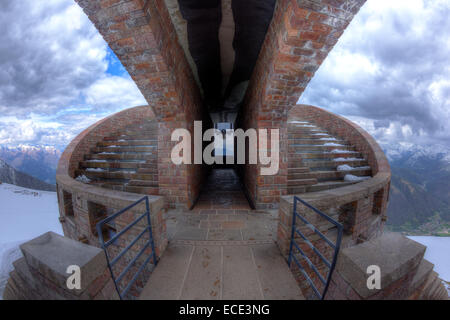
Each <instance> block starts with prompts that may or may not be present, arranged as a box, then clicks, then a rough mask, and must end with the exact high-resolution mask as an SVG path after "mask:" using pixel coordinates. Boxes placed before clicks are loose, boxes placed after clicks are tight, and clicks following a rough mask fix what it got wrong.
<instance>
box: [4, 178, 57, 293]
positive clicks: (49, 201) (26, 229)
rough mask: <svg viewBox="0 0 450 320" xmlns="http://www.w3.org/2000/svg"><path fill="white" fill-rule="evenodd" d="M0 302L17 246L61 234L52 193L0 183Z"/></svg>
mask: <svg viewBox="0 0 450 320" xmlns="http://www.w3.org/2000/svg"><path fill="white" fill-rule="evenodd" d="M0 201H1V206H0V299H1V297H2V296H3V290H4V286H5V284H6V281H7V279H8V278H9V272H10V271H11V270H12V262H14V261H15V260H17V259H18V258H20V256H21V253H20V250H19V245H20V244H22V243H24V242H26V241H28V240H31V239H34V238H36V237H38V236H40V235H42V234H43V233H46V232H48V231H53V232H55V233H57V234H60V235H62V234H63V231H62V228H61V224H60V223H59V221H58V217H59V210H58V199H57V196H56V192H50V191H36V190H32V189H26V188H22V187H17V186H14V185H11V184H7V183H3V184H1V185H0Z"/></svg>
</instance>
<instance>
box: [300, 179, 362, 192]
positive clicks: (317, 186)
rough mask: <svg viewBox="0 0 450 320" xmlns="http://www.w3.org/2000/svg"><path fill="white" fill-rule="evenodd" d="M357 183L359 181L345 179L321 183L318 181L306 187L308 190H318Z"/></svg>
mask: <svg viewBox="0 0 450 320" xmlns="http://www.w3.org/2000/svg"><path fill="white" fill-rule="evenodd" d="M355 183H357V182H355V181H344V180H335V181H326V182H319V183H317V184H315V185H312V186H308V187H307V188H306V189H307V190H306V192H318V191H324V190H330V189H336V188H341V187H346V186H350V185H352V184H355Z"/></svg>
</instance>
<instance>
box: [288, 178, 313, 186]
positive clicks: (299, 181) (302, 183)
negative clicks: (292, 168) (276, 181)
mask: <svg viewBox="0 0 450 320" xmlns="http://www.w3.org/2000/svg"><path fill="white" fill-rule="evenodd" d="M316 183H317V179H315V178H308V179H295V180H288V182H287V185H288V187H291V186H305V185H313V184H316Z"/></svg>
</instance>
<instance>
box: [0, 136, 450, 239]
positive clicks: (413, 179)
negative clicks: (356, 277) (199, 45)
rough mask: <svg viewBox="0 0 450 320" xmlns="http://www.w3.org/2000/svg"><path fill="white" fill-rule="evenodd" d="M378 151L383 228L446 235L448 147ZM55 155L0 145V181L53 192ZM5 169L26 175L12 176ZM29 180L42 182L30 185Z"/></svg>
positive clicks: (449, 230) (449, 227)
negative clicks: (385, 186)
mask: <svg viewBox="0 0 450 320" xmlns="http://www.w3.org/2000/svg"><path fill="white" fill-rule="evenodd" d="M383 149H384V151H385V153H386V155H387V157H388V159H389V162H390V164H391V170H392V182H391V193H390V201H389V206H388V224H387V226H388V228H389V229H391V230H393V231H403V232H405V233H407V234H410V235H417V234H423V235H424V234H439V235H449V236H450V148H449V147H446V146H442V145H432V146H429V147H423V146H417V145H413V144H405V143H399V144H395V145H389V146H383ZM60 156H61V151H59V150H58V149H56V148H54V147H49V146H23V145H22V146H18V147H14V148H10V147H1V146H0V159H3V160H5V162H7V163H8V164H9V166H8V165H6V164H5V163H4V162H2V163H3V168H1V169H0V180H2V179H3V181H4V182H6V183H12V184H17V183H14V182H13V181H14V180H12V177H14V176H15V177H16V182H17V177H24V178H19V183H21V184H18V185H19V186H25V187H31V188H33V187H32V186H30V183H34V185H38V186H39V188H37V189H40V190H54V186H51V188H50V187H49V186H48V185H47V184H55V173H56V167H57V164H58V160H59V158H60ZM5 165H6V166H7V169H5ZM11 167H13V168H15V169H17V170H19V171H22V172H24V173H26V175H25V176H27V175H29V176H28V177H26V178H25V176H22V174H21V173H17V172H16V173H13V170H14V169H13V168H11ZM5 171H6V172H7V174H5ZM2 172H3V173H2ZM5 176H7V177H9V180H5V178H4V177H5ZM30 176H32V177H30ZM33 177H35V178H37V179H39V180H42V181H43V182H42V181H40V183H38V182H36V181H35V182H31V181H33V180H32V178H33ZM24 181H27V182H24ZM44 182H45V184H43V183H44ZM24 183H25V184H26V185H24Z"/></svg>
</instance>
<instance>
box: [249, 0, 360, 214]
mask: <svg viewBox="0 0 450 320" xmlns="http://www.w3.org/2000/svg"><path fill="white" fill-rule="evenodd" d="M364 3H365V0H333V1H331V0H317V1H310V0H297V1H296V0H278V2H277V6H276V8H275V13H274V17H273V21H272V23H271V26H270V28H269V31H268V33H267V36H266V40H265V42H264V45H263V47H262V50H261V53H260V56H259V58H258V62H257V64H256V67H255V71H254V74H253V76H252V80H251V82H250V86H249V90H248V92H247V97H246V102H245V107H244V117H243V127H244V128H279V129H280V140H281V143H280V153H281V154H280V171H279V173H278V175H276V176H261V175H260V173H259V166H257V165H248V166H246V170H245V185H246V188H247V190H248V192H249V193H250V194H251V196H252V197H253V198H254V199H255V201H254V202H255V203H256V206H257V207H272V206H273V205H274V203H277V202H278V201H279V197H280V196H282V195H286V194H287V168H288V164H287V161H288V159H287V142H286V141H287V129H286V123H287V115H288V111H289V109H290V108H292V107H293V106H295V105H296V103H297V101H298V99H299V97H300V95H301V94H302V93H303V91H304V90H305V88H306V86H307V84H308V83H309V81H310V80H311V79H312V77H313V76H314V73H315V72H316V71H317V69H318V68H319V67H320V65H321V64H322V62H323V61H324V59H325V58H326V57H327V55H328V53H329V52H330V51H331V49H332V48H333V46H334V45H335V44H336V43H337V41H338V39H339V37H340V36H341V35H342V34H343V32H344V30H345V28H346V27H347V26H348V24H349V23H350V21H351V20H352V19H353V17H354V15H355V14H356V13H357V12H358V10H359V9H360V7H361V6H362V5H363V4H364Z"/></svg>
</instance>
